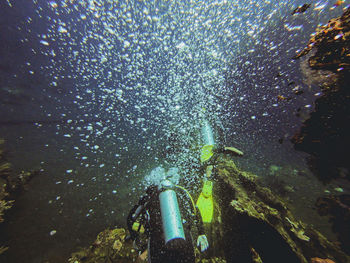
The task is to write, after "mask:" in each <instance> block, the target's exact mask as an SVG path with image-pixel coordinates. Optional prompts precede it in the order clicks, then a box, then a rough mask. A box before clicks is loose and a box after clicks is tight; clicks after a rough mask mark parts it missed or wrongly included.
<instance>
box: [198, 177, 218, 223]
mask: <svg viewBox="0 0 350 263" xmlns="http://www.w3.org/2000/svg"><path fill="white" fill-rule="evenodd" d="M196 205H197V207H198V209H199V211H200V213H201V216H202V220H203V223H211V221H212V220H213V212H214V204H213V182H212V181H209V180H205V181H204V184H203V189H202V192H201V194H200V195H199V197H198V200H197V203H196Z"/></svg>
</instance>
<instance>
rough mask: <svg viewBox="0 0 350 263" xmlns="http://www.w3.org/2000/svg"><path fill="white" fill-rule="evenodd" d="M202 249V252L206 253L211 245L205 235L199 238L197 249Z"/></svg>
mask: <svg viewBox="0 0 350 263" xmlns="http://www.w3.org/2000/svg"><path fill="white" fill-rule="evenodd" d="M199 246H200V247H201V252H204V251H205V250H207V249H208V247H209V243H208V239H207V237H206V236H205V235H200V236H198V238H197V247H199Z"/></svg>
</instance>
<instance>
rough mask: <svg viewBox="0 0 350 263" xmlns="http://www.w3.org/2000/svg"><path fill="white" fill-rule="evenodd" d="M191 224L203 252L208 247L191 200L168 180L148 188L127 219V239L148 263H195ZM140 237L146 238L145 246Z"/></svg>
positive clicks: (187, 194) (182, 189)
mask: <svg viewBox="0 0 350 263" xmlns="http://www.w3.org/2000/svg"><path fill="white" fill-rule="evenodd" d="M194 225H196V226H197V233H198V238H197V246H198V247H200V250H201V251H202V252H204V251H205V250H206V249H207V248H208V247H209V244H208V241H207V238H206V236H205V234H204V229H203V223H202V221H201V219H200V216H199V215H198V213H197V209H196V207H195V204H194V201H193V199H192V197H191V195H190V194H189V193H188V191H187V190H186V189H185V188H183V187H181V186H179V185H176V184H174V183H173V182H172V181H171V180H169V179H164V180H162V182H161V183H160V185H158V186H156V185H151V186H149V187H148V188H147V190H146V195H145V196H143V197H141V198H140V199H139V202H138V204H137V205H135V206H134V207H133V208H132V209H131V211H130V213H129V215H128V218H127V226H128V229H129V232H130V238H131V239H132V240H133V241H134V244H138V245H139V250H140V252H142V251H143V253H142V255H145V253H148V255H147V256H148V262H151V263H158V262H172V263H193V262H195V255H194V245H193V240H192V234H191V231H192V230H193V229H192V227H193V226H194ZM142 234H145V235H146V239H147V240H148V242H147V243H146V244H142V240H141V239H142ZM146 251H147V252H146Z"/></svg>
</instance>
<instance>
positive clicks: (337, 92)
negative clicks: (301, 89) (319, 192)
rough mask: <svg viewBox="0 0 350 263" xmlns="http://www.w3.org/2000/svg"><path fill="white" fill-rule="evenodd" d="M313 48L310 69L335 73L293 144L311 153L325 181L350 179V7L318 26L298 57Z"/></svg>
mask: <svg viewBox="0 0 350 263" xmlns="http://www.w3.org/2000/svg"><path fill="white" fill-rule="evenodd" d="M312 49H314V50H315V52H314V53H313V54H312V55H311V57H310V58H309V59H308V65H309V68H311V69H313V70H316V71H315V72H321V71H320V70H328V71H331V72H333V73H332V75H331V76H330V79H331V80H329V81H327V82H325V81H323V82H324V83H323V85H322V86H321V89H322V91H323V96H321V97H320V98H318V99H317V100H316V101H315V110H314V112H312V113H311V115H310V117H309V118H308V119H307V120H305V121H304V122H303V126H302V128H301V129H300V131H298V132H297V133H296V134H295V135H294V136H293V138H292V143H294V145H295V146H294V147H295V149H296V150H299V151H304V152H306V153H309V154H310V155H311V156H310V157H309V159H308V164H309V167H310V169H311V170H312V171H313V172H314V174H315V175H317V177H318V178H319V180H321V181H322V182H324V183H328V182H330V181H331V180H333V179H336V178H338V177H341V176H344V177H346V178H347V179H348V180H350V175H349V171H350V159H349V156H350V150H349V149H350V137H349V134H350V126H349V125H348V123H349V122H350V89H349V88H348V87H349V85H350V72H349V71H350V7H348V8H347V9H346V11H345V12H344V14H343V15H342V16H340V17H338V18H334V19H331V20H330V21H329V22H328V24H327V25H324V26H321V27H319V28H318V29H317V32H316V33H315V35H313V36H312V38H311V39H310V41H309V44H308V46H307V47H306V48H305V49H304V50H303V51H301V52H300V53H298V54H297V56H296V57H295V58H299V57H301V56H304V55H306V54H307V53H308V52H310V51H311V50H312ZM306 74H307V75H308V78H312V76H311V75H310V74H309V73H305V75H306ZM325 74H327V73H325ZM325 74H324V73H320V74H318V75H317V74H316V76H319V75H325ZM308 81H309V82H310V80H308ZM339 169H345V170H347V174H344V173H343V174H342V173H339V171H338V170H339Z"/></svg>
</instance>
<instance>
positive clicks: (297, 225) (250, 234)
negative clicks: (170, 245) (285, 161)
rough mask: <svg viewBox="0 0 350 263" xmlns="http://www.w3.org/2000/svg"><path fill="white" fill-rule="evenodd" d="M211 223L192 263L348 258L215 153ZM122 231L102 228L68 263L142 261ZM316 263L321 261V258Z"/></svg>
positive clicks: (250, 177) (229, 159)
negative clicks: (204, 247) (201, 250)
mask: <svg viewBox="0 0 350 263" xmlns="http://www.w3.org/2000/svg"><path fill="white" fill-rule="evenodd" d="M215 188H216V190H214V193H213V194H214V201H215V210H218V211H214V221H213V222H212V223H211V224H209V225H205V230H206V234H207V236H208V238H209V240H210V247H211V250H209V251H207V253H206V254H202V253H199V252H198V250H197V249H196V262H303V263H304V262H305V263H306V262H310V261H311V260H314V262H318V261H315V260H318V259H321V258H326V259H327V260H328V261H324V262H333V261H334V262H349V260H350V257H349V256H347V255H346V254H345V253H343V252H342V251H341V250H340V249H339V248H338V247H337V246H336V245H334V244H332V243H331V242H329V241H328V240H327V239H326V238H325V237H324V236H323V235H322V234H320V233H319V232H318V231H316V230H315V229H313V228H312V227H311V226H308V225H306V224H304V223H302V222H301V221H298V220H296V219H295V217H294V216H293V214H292V213H291V212H290V210H289V209H288V208H287V206H286V204H285V203H284V201H283V200H282V199H280V198H279V197H277V196H275V195H274V194H273V193H272V192H271V191H270V190H269V189H267V188H265V187H262V186H260V185H259V184H258V180H257V176H255V175H253V174H250V173H247V172H243V171H240V170H239V169H238V168H237V167H236V165H235V164H234V162H233V161H232V159H231V158H230V157H228V156H226V155H220V156H219V158H218V164H217V166H216V178H215ZM126 235H127V233H126V231H125V230H124V229H114V230H109V229H107V230H105V231H104V232H102V233H100V234H99V235H98V237H97V239H96V241H95V242H94V243H93V244H92V245H91V246H90V247H89V248H85V249H82V250H81V251H79V252H77V253H73V254H72V256H71V258H70V259H69V262H70V263H80V262H144V260H145V259H146V257H147V255H146V253H142V254H141V255H140V256H138V253H137V251H136V250H135V249H134V248H133V245H132V243H131V241H125V236H126ZM321 262H322V261H321Z"/></svg>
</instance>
